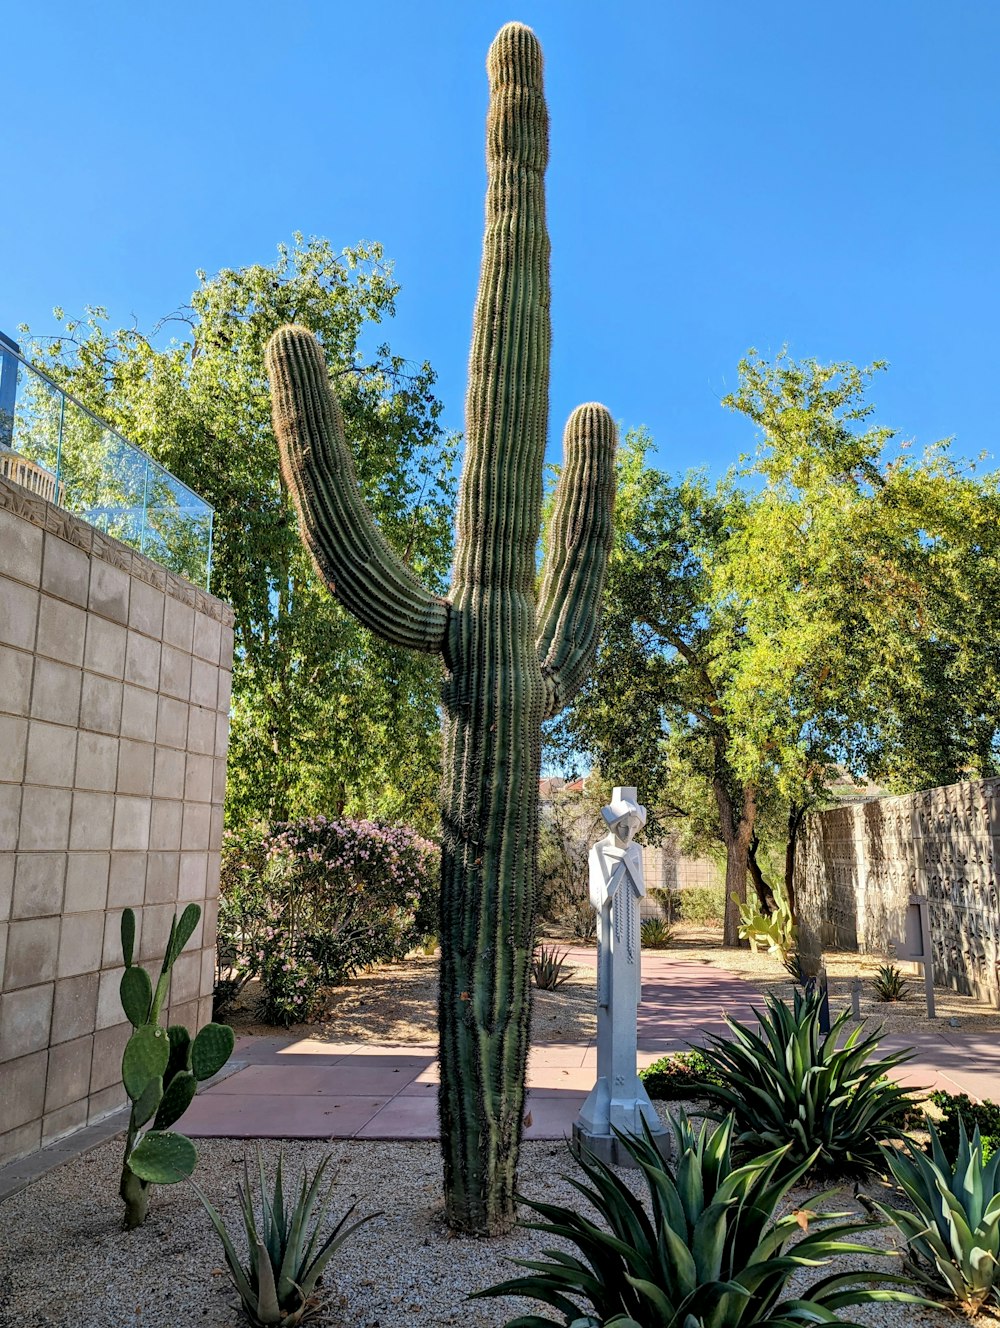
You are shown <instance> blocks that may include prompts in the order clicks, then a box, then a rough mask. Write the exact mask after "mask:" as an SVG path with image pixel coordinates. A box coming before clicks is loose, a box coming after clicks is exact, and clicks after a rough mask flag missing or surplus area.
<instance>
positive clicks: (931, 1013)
mask: <svg viewBox="0 0 1000 1328" xmlns="http://www.w3.org/2000/svg"><path fill="white" fill-rule="evenodd" d="M892 948H893V950H894V951H895V954H896V958H897V959H906V960H909V962H910V963H912V964H922V965H923V969H924V991H925V993H926V996H927V1017H928V1019H933V1018H935V1010H934V961H933V956H932V955H931V921H930V910H929V908H928V905H927V896H926V895H910V899H909V903H908V904H907V906H906V915H905V917H904V919H903V938H902V940H899V941H894V942H893V945H892Z"/></svg>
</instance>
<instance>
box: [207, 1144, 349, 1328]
mask: <svg viewBox="0 0 1000 1328" xmlns="http://www.w3.org/2000/svg"><path fill="white" fill-rule="evenodd" d="M329 1164H330V1157H329V1155H328V1156H327V1157H325V1158H324V1159H323V1161H322V1162H321V1163H320V1165H319V1167H318V1169H317V1171H316V1174H315V1175H314V1176H313V1177H312V1178H311V1179H310V1178H309V1176H308V1175H307V1173H306V1172H305V1171H304V1170H303V1173H302V1182H301V1186H300V1188H299V1196H298V1199H297V1201H296V1202H295V1203H294V1204H293V1205H292V1206H291V1207H286V1202H285V1195H284V1187H283V1184H282V1175H281V1165H282V1163H281V1157H280V1156H279V1158H278V1167H277V1172H276V1174H275V1180H274V1186H273V1188H271V1189H270V1192H269V1189H268V1185H267V1180H266V1177H265V1175H264V1157H263V1154H262V1153H261V1150H260V1145H258V1146H257V1167H258V1171H259V1173H260V1181H259V1184H260V1203H261V1219H260V1222H259V1223H258V1221H257V1216H256V1214H255V1212H254V1206H253V1191H252V1190H251V1188H250V1173H249V1169H248V1167H247V1164H246V1158H245V1157H244V1159H243V1186H242V1187H241V1188H240V1190H239V1195H240V1204H241V1206H242V1210H243V1228H244V1235H245V1236H246V1243H247V1253H248V1256H249V1262H248V1263H247V1264H244V1263H243V1262H242V1260H241V1259H240V1257H239V1255H238V1254H237V1252H236V1247H235V1246H234V1245H233V1242H232V1239H231V1237H230V1235H229V1233H228V1231H227V1230H226V1227H225V1224H224V1223H223V1221H222V1218H221V1217H220V1216H219V1214H218V1212H217V1211H216V1209H215V1208H214V1207H213V1206H212V1204H211V1203H209V1201H208V1199H206V1198H205V1196H204V1194H202V1192H201V1191H200V1190H198V1187H197V1186H195V1189H196V1190H197V1192H198V1197H199V1198H200V1199H201V1202H202V1203H203V1204H204V1206H205V1211H206V1212H207V1213H208V1216H209V1218H210V1219H211V1221H212V1225H213V1226H214V1227H215V1230H216V1232H217V1234H218V1236H219V1239H220V1240H221V1241H222V1247H223V1250H224V1252H225V1256H226V1264H227V1266H228V1268H229V1275H230V1277H231V1278H232V1280H233V1283H234V1285H235V1287H236V1290H237V1291H238V1292H239V1297H240V1303H241V1305H242V1307H243V1310H244V1311H245V1313H246V1316H247V1318H248V1319H249V1320H250V1323H251V1324H253V1325H254V1328H265V1326H266V1325H272V1324H276V1325H279V1328H294V1325H296V1324H300V1323H304V1322H305V1321H306V1319H310V1318H312V1317H313V1316H314V1315H316V1314H317V1313H319V1311H320V1310H321V1309H322V1304H323V1303H322V1298H321V1297H320V1296H319V1295H317V1294H316V1288H317V1286H318V1284H319V1281H320V1278H321V1277H322V1276H323V1271H324V1269H325V1268H326V1266H327V1265H328V1264H329V1262H330V1260H331V1259H332V1258H333V1256H334V1255H335V1254H336V1253H337V1251H338V1249H339V1248H340V1247H341V1245H343V1243H344V1241H345V1240H346V1239H347V1237H348V1236H350V1235H351V1234H352V1233H353V1232H355V1231H357V1229H358V1227H360V1226H363V1225H364V1223H365V1222H370V1221H371V1218H372V1217H374V1216H375V1214H374V1213H373V1214H371V1215H370V1216H369V1217H363V1218H360V1219H359V1220H358V1221H357V1222H353V1223H352V1224H351V1225H350V1226H345V1223H346V1222H347V1219H348V1218H349V1217H350V1216H351V1213H352V1212H353V1211H354V1207H353V1205H352V1206H351V1207H350V1208H349V1209H348V1210H347V1212H346V1213H345V1214H344V1215H343V1217H341V1219H340V1221H339V1222H337V1224H336V1225H335V1226H334V1228H333V1230H332V1231H330V1232H329V1233H328V1234H327V1235H326V1236H325V1238H324V1237H323V1233H322V1227H323V1224H324V1221H325V1218H326V1215H327V1212H328V1211H329V1208H330V1201H331V1199H332V1197H333V1185H332V1184H331V1186H330V1188H329V1190H327V1192H326V1194H325V1195H322V1196H321V1195H320V1186H321V1185H322V1182H323V1175H324V1172H325V1171H326V1168H327V1167H328V1166H329Z"/></svg>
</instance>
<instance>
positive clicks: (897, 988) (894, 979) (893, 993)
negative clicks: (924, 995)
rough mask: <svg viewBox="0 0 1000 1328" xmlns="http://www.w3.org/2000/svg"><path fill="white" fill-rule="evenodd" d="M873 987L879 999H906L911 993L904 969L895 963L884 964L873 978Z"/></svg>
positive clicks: (876, 997)
mask: <svg viewBox="0 0 1000 1328" xmlns="http://www.w3.org/2000/svg"><path fill="white" fill-rule="evenodd" d="M872 987H873V988H874V990H875V999H876V1000H877V1001H905V1000H906V999H907V998H908V997H909V995H910V986H909V983H908V982H907V981H906V978H905V977H904V976H903V970H902V969H900V968H897V967H896V965H895V964H883V965H882V967H881V968H880V969H879V971H878V972H877V973H876V974H875V976H874V977H873V978H872Z"/></svg>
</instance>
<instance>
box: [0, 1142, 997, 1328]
mask: <svg viewBox="0 0 1000 1328" xmlns="http://www.w3.org/2000/svg"><path fill="white" fill-rule="evenodd" d="M329 1147H330V1146H329V1145H326V1144H323V1143H322V1142H315V1143H314V1142H308V1143H302V1142H294V1143H287V1144H285V1146H284V1152H285V1158H286V1166H287V1167H289V1169H290V1170H291V1171H292V1172H295V1171H297V1169H298V1167H299V1166H300V1165H301V1164H303V1163H305V1164H306V1165H308V1166H310V1167H313V1166H315V1165H316V1164H317V1163H318V1162H319V1160H320V1158H321V1157H322V1156H323V1155H324V1153H325V1152H326V1151H327V1150H328V1148H329ZM119 1150H120V1144H119V1142H118V1141H113V1142H112V1143H110V1144H107V1145H105V1146H104V1147H102V1148H100V1149H97V1150H95V1151H94V1152H92V1153H90V1154H88V1155H86V1156H84V1157H81V1158H78V1159H76V1160H75V1161H73V1162H70V1163H68V1164H66V1165H65V1166H63V1167H61V1168H60V1169H58V1170H57V1171H54V1172H52V1173H50V1174H49V1175H48V1176H45V1177H44V1178H43V1179H41V1180H39V1181H38V1182H36V1183H35V1184H34V1185H32V1186H31V1187H30V1188H29V1189H27V1190H24V1191H22V1192H21V1193H20V1194H18V1195H15V1196H14V1197H13V1198H11V1199H9V1200H7V1201H6V1202H5V1203H4V1204H3V1205H2V1206H0V1222H2V1229H3V1231H4V1242H3V1247H2V1248H0V1325H2V1326H3V1328H15V1325H16V1328H57V1326H58V1328H64V1326H65V1328H70V1326H71V1325H72V1326H73V1328H77V1326H78V1325H86V1326H87V1328H126V1326H127V1325H128V1326H131V1328H187V1325H198V1324H200V1325H205V1326H206V1328H236V1325H238V1324H239V1323H241V1322H242V1320H241V1317H240V1314H239V1312H238V1309H237V1304H238V1302H237V1298H236V1296H235V1293H234V1291H233V1290H232V1287H231V1285H230V1282H229V1279H228V1277H227V1275H226V1274H225V1273H224V1271H223V1260H222V1253H221V1246H220V1244H219V1242H218V1240H217V1238H216V1236H215V1234H214V1233H213V1232H212V1230H211V1227H210V1225H209V1222H208V1219H207V1217H206V1216H205V1215H204V1213H203V1212H202V1210H201V1208H200V1206H199V1204H198V1202H197V1200H196V1199H195V1197H194V1195H193V1194H192V1192H191V1190H190V1189H189V1188H188V1187H187V1186H185V1185H177V1186H172V1187H168V1188H165V1189H160V1190H158V1191H157V1192H156V1194H155V1196H154V1201H153V1204H152V1206H151V1212H150V1218H149V1220H148V1221H147V1223H146V1225H145V1226H144V1227H143V1228H141V1229H140V1230H139V1231H135V1232H129V1233H125V1232H123V1231H122V1230H121V1228H120V1205H119V1202H118V1199H117V1194H116V1187H117V1178H118V1167H119V1164H120V1151H119ZM332 1150H333V1153H334V1156H335V1158H336V1160H337V1164H338V1167H339V1170H338V1175H337V1193H336V1198H335V1204H334V1210H333V1211H334V1212H335V1213H338V1214H339V1212H341V1211H342V1210H343V1209H344V1208H345V1207H347V1206H348V1205H349V1204H350V1203H351V1202H353V1201H354V1200H355V1199H356V1200H357V1203H358V1213H359V1214H364V1213H371V1212H377V1211H379V1210H381V1216H379V1217H376V1218H375V1219H374V1220H373V1221H372V1222H370V1223H368V1224H367V1225H366V1226H365V1227H363V1228H362V1229H361V1231H359V1232H358V1233H357V1235H356V1236H355V1237H353V1238H352V1239H351V1240H350V1241H349V1242H348V1244H347V1245H346V1246H345V1247H344V1248H343V1250H342V1251H341V1253H340V1255H339V1256H338V1257H337V1259H336V1260H335V1262H334V1265H333V1279H334V1281H335V1286H333V1287H331V1289H330V1299H329V1303H328V1307H327V1309H326V1310H325V1311H324V1313H323V1315H322V1316H321V1317H320V1318H319V1319H318V1320H316V1322H317V1323H318V1324H321V1325H327V1326H331V1328H332V1325H340V1326H342V1328H346V1326H347V1325H350V1328H397V1326H399V1325H438V1324H440V1325H447V1324H462V1325H469V1326H470V1328H480V1326H483V1328H487V1326H488V1328H499V1326H501V1325H504V1324H506V1323H507V1322H508V1320H509V1319H510V1318H512V1317H513V1316H514V1315H515V1314H516V1313H518V1312H522V1313H523V1312H524V1310H526V1309H527V1308H528V1306H527V1303H526V1302H523V1301H520V1302H519V1301H516V1300H505V1301H472V1302H468V1301H467V1300H466V1299H465V1297H466V1295H467V1294H468V1292H470V1291H473V1290H476V1289H478V1288H481V1287H484V1286H487V1285H489V1284H490V1283H492V1282H495V1281H499V1280H500V1279H502V1278H504V1277H507V1276H510V1275H511V1271H512V1268H511V1264H510V1260H512V1259H515V1258H518V1257H521V1258H524V1257H531V1256H532V1254H533V1253H537V1251H538V1250H539V1249H540V1248H541V1246H542V1245H543V1244H545V1242H544V1240H543V1239H542V1238H541V1237H539V1236H537V1235H536V1233H534V1232H528V1231H520V1230H518V1231H515V1232H514V1233H513V1234H512V1235H511V1236H509V1237H506V1238H505V1239H503V1240H495V1241H475V1240H464V1239H460V1238H456V1237H452V1236H450V1235H449V1234H448V1232H447V1230H446V1228H445V1226H444V1223H443V1220H442V1215H441V1208H440V1197H439V1196H440V1164H439V1158H438V1150H437V1145H436V1144H434V1143H422V1142H408V1143H385V1142H367V1141H352V1142H346V1143H336V1144H334V1145H332ZM264 1152H265V1157H266V1158H267V1161H268V1164H269V1165H273V1163H274V1160H275V1158H276V1156H277V1153H278V1145H277V1144H275V1143H265V1144H264ZM242 1157H243V1145H242V1143H240V1142H239V1141H230V1140H211V1141H204V1142H203V1143H202V1144H201V1145H200V1161H199V1165H198V1171H197V1179H198V1182H199V1184H200V1185H201V1187H202V1188H203V1189H204V1190H205V1191H206V1193H207V1194H208V1195H209V1197H210V1198H211V1199H212V1201H213V1202H214V1203H215V1204H216V1206H217V1207H219V1208H220V1210H221V1211H222V1212H223V1215H224V1217H225V1218H226V1219H227V1220H228V1223H229V1225H230V1229H231V1230H233V1231H234V1232H235V1231H237V1230H238V1229H239V1224H240V1219H239V1212H238V1208H237V1204H236V1181H237V1177H238V1175H239V1174H240V1171H241V1162H242ZM522 1159H523V1160H522V1175H521V1186H522V1189H523V1191H524V1192H525V1193H526V1194H527V1195H529V1196H535V1197H539V1196H542V1195H544V1196H545V1197H546V1198H548V1199H550V1200H555V1201H556V1202H562V1201H567V1202H569V1201H574V1200H575V1199H576V1198H577V1196H575V1192H574V1191H573V1190H572V1189H571V1187H570V1186H569V1185H568V1184H567V1182H566V1180H565V1179H563V1173H567V1172H572V1170H573V1164H572V1162H571V1160H570V1158H569V1156H568V1154H567V1152H566V1149H565V1147H564V1146H563V1145H559V1144H551V1143H528V1144H525V1146H524V1149H523V1153H522ZM808 1193H809V1192H808V1191H804V1192H802V1194H799V1195H796V1196H792V1198H791V1206H798V1205H799V1204H800V1203H801V1202H802V1201H803V1200H804V1199H805V1198H806V1197H807V1195H808ZM828 1207H835V1208H837V1209H840V1208H850V1209H853V1210H855V1211H857V1205H856V1203H855V1202H854V1200H853V1199H852V1197H851V1190H850V1188H849V1187H848V1188H846V1189H845V1190H844V1192H843V1195H842V1196H841V1195H838V1196H837V1198H836V1200H835V1202H833V1203H832V1204H829V1205H828ZM879 1262H883V1261H879ZM884 1262H885V1263H886V1264H888V1262H889V1261H888V1260H885V1261H884ZM862 1263H864V1260H861V1259H859V1260H857V1261H856V1264H857V1266H860V1265H861V1264H862ZM890 1266H891V1265H890ZM812 1280H813V1275H812V1274H810V1275H809V1277H807V1278H806V1279H805V1284H806V1285H807V1284H808V1283H809V1282H811V1281H812ZM855 1314H856V1317H857V1319H858V1320H860V1321H862V1322H864V1323H866V1324H869V1325H872V1328H948V1325H952V1328H953V1325H954V1324H955V1322H956V1319H955V1316H953V1315H948V1314H945V1313H943V1312H937V1311H915V1310H913V1309H912V1308H910V1307H902V1306H901V1307H895V1306H891V1305H882V1306H876V1307H872V1308H870V1309H862V1310H858V1311H856V1312H855ZM960 1322H961V1320H960ZM981 1323H982V1324H983V1325H986V1324H987V1323H989V1324H991V1326H992V1328H995V1324H996V1320H994V1319H991V1318H987V1317H986V1316H983V1317H982V1318H981Z"/></svg>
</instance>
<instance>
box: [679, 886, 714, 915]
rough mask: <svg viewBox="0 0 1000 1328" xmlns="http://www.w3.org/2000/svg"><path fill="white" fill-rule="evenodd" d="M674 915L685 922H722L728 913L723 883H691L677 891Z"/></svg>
mask: <svg viewBox="0 0 1000 1328" xmlns="http://www.w3.org/2000/svg"><path fill="white" fill-rule="evenodd" d="M676 899H677V905H676V911H675V913H674V916H675V917H676V918H680V919H682V920H683V921H684V922H720V921H721V920H722V918H723V917H725V913H726V889H725V886H722V885H689V886H685V887H684V888H683V889H680V890H678V891H677V896H676Z"/></svg>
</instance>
